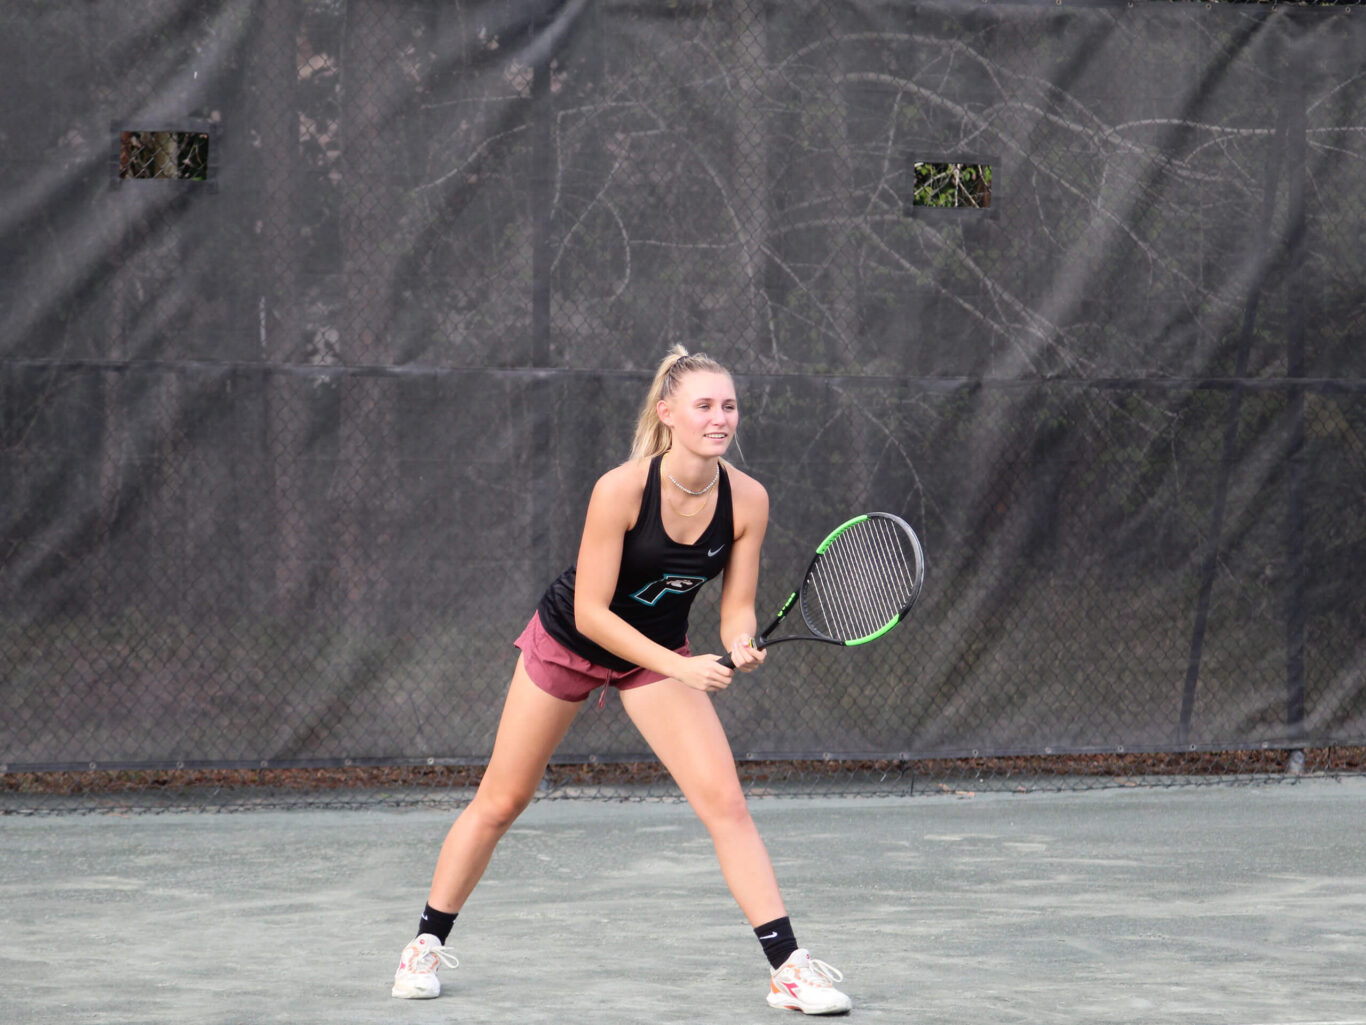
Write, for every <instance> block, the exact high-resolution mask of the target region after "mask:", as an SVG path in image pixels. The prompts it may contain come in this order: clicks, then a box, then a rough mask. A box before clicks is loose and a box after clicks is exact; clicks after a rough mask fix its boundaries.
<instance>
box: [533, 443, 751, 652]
mask: <svg viewBox="0 0 1366 1025" xmlns="http://www.w3.org/2000/svg"><path fill="white" fill-rule="evenodd" d="M663 458H664V457H663V456H662V455H658V456H655V457H654V458H653V459H652V460H650V471H649V473H648V474H646V477H645V493H644V494H643V495H642V496H641V498H640V513H639V515H637V516H636V524H635V526H634V527H632V528H631V529H630V530H628V531H627V532H626V536H625V537H624V539H623V541H622V546H621V572H620V573H618V575H617V587H616V591H615V592H614V593H613V594H612V601H611V605H610V608H611V610H612V611H613V612H615V613H616V614H617V615H618V616H620V617H621V618H622V619H624V620H626V622H628V623H630V624H631V625H632V626H634V627H635V628H636V629H637V630H639V631H640V632H641V633H643V634H644V635H645V636H646V637H648V638H650V640H652V641H654V642H655V643H657V644H662V645H664V647H666V648H670V649H673V648H681V647H682V646H683V644H684V642H686V641H687V638H688V612H689V611H690V610H691V609H692V603H693V599H694V598H696V597H697V592H698V590H699V589H700V588H701V586H702V585H703V584H705V583H706V582H707V581H708V580H710V579H712V578H713V577H715V576H716V575H717V574H719V573H720V572H721V570H723V569H724V568H725V566H726V560H727V559H728V558H729V557H730V546H731V542H733V541H734V540H735V519H734V516H733V515H732V511H731V500H730V479H729V478H728V477H727V476H726V469H725V467H724V466H722V467H721V478H720V480H718V481H717V483H716V488H717V491H716V509H715V511H713V513H712V518H711V522H710V523H709V524H708V525H707V529H706V530H704V531H703V532H702V536H701V537H700V538H698V539H697V541H695V542H694V543H693V544H690V545H684V544H679V543H678V542H677V541H675V540H674V539H673V538H671V537H669V535H668V534H667V533H665V531H664V521H663V519H662V518H661V515H660V483H659V478H660V473H659V464H660V460H661V459H663ZM577 569H578V567H577V566H570V567H569V569H567V570H565V571H564V572H563V573H561V574H560V575H559V577H557V578H556V579H555V581H554V582H553V583H552V584H551V585H550V586H549V587H547V588H546V591H545V594H543V595H542V596H541V601H540V604H539V605H538V606H537V607H536V610H537V612H538V613H539V614H540V617H541V623H542V624H543V625H544V626H545V629H546V632H547V633H548V634H550V636H551V637H553V638H555V640H557V641H559V642H560V643H561V644H563V645H564V646H565V647H566V648H568V649H569V650H570V651H572V652H574V653H575V654H576V655H579V656H581V657H583V658H586V659H588V661H590V662H592V663H593V664H594V665H599V666H602V667H604V668H606V669H611V670H612V671H613V672H618V673H624V672H629V671H630V670H632V669H635V668H636V666H634V665H632V664H631V663H630V662H627V661H626V660H625V659H622V658H618V657H617V656H616V655H613V654H612V653H611V652H610V651H608V650H607V649H605V648H603V647H602V646H600V645H598V644H595V643H594V642H593V641H590V640H589V639H588V638H587V637H585V636H584V635H583V634H581V633H579V631H578V630H577V629H575V627H574V580H575V576H576V573H577Z"/></svg>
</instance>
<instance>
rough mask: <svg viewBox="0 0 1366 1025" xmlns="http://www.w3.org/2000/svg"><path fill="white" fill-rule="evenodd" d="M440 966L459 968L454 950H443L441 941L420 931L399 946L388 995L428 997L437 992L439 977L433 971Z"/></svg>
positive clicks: (407, 998)
mask: <svg viewBox="0 0 1366 1025" xmlns="http://www.w3.org/2000/svg"><path fill="white" fill-rule="evenodd" d="M442 965H445V966H446V967H447V968H459V967H460V961H459V959H458V958H457V957H456V956H455V951H453V950H447V949H446V948H445V947H443V946H442V945H441V941H440V940H439V939H437V938H436V937H435V936H433V935H432V934H431V933H429V932H424V933H423V934H422V935H421V936H419V937H418V938H417V939H415V940H413V942H412V943H409V944H408V945H407V946H406V947H404V948H403V953H402V954H401V955H399V959H398V971H396V972H395V973H394V988H393V989H392V990H391V991H390V993H391V995H393V996H396V997H399V998H401V999H403V1000H430V999H431V998H432V997H439V996H440V995H441V980H440V979H438V978H437V977H436V970H437V969H438V968H440V967H441V966H442Z"/></svg>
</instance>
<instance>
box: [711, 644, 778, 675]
mask: <svg viewBox="0 0 1366 1025" xmlns="http://www.w3.org/2000/svg"><path fill="white" fill-rule="evenodd" d="M749 646H750V647H751V648H753V649H754V650H756V651H763V650H764V649H765V648H766V647H768V643H767V642H766V641H765V640H764V639H763V638H762V637H751V638H750V639H749ZM716 661H717V662H718V663H720V664H721V665H723V666H725V667H726V668H727V669H734V668H735V663H734V662H732V661H731V660H730V652H726V653H725V654H724V655H722V656H721V657H720V658H718V659H717V660H716Z"/></svg>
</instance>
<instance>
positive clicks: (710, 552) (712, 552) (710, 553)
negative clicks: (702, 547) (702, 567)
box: [707, 545, 726, 559]
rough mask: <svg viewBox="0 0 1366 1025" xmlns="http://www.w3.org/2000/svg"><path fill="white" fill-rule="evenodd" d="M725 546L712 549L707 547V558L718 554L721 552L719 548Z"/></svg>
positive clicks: (723, 546)
mask: <svg viewBox="0 0 1366 1025" xmlns="http://www.w3.org/2000/svg"><path fill="white" fill-rule="evenodd" d="M725 547H726V546H725V545H722V546H721V548H712V549H708V550H707V558H708V559H710V558H712V557H713V556H716V555H719V554H720V553H721V550H722V549H723V548H725Z"/></svg>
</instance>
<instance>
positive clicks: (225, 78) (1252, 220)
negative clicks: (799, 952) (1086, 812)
mask: <svg viewBox="0 0 1366 1025" xmlns="http://www.w3.org/2000/svg"><path fill="white" fill-rule="evenodd" d="M0 29H3V31H0V84H3V87H4V91H5V94H6V95H7V96H8V97H9V98H10V102H8V103H7V104H6V105H5V108H4V110H3V111H0V140H3V142H4V147H3V151H0V181H3V184H4V189H3V191H0V196H3V199H0V265H3V268H4V273H3V274H0V345H3V350H2V351H0V486H3V488H4V491H5V493H6V495H7V500H6V502H5V503H4V504H3V506H2V507H0V666H3V683H0V763H3V766H4V768H5V769H6V770H7V771H8V772H9V773H11V774H13V773H16V772H19V771H21V770H69V769H83V768H89V767H96V768H103V769H117V768H136V767H143V768H158V769H167V768H175V767H181V768H186V767H188V768H201V769H234V768H236V769H241V768H247V767H252V768H256V769H260V768H262V767H277V766H291V765H294V766H344V765H380V766H384V765H389V766H408V765H426V764H428V763H430V764H433V765H437V766H440V765H466V764H469V765H477V764H479V763H480V762H481V761H482V759H483V758H484V757H485V756H486V754H487V752H488V750H489V748H490V745H491V741H492V736H493V730H494V728H495V725H496V721H497V716H498V714H499V712H500V706H501V695H502V693H503V690H504V688H505V686H506V681H507V678H508V676H509V675H510V671H511V667H512V662H513V658H514V655H515V652H514V650H513V649H512V648H511V641H512V639H513V638H514V637H515V636H516V635H517V633H518V632H519V630H520V628H521V626H522V625H523V624H524V622H525V620H526V618H527V617H528V615H529V614H530V612H531V609H532V608H533V607H534V604H535V601H536V599H537V597H538V595H539V593H540V590H541V588H542V587H543V586H544V585H545V584H546V583H547V582H548V581H549V580H550V579H551V578H552V577H553V576H554V575H555V574H557V573H558V572H559V570H560V569H562V568H563V567H564V566H565V565H567V563H568V562H569V561H570V560H571V559H572V558H573V556H574V553H575V550H576V547H577V540H578V539H577V534H578V529H579V526H580V523H581V518H582V515H583V511H584V508H585V506H586V502H587V496H588V492H589V489H590V488H591V485H592V482H593V480H594V479H595V477H596V476H597V475H598V474H599V473H601V472H603V471H604V470H605V469H607V468H608V467H610V466H611V465H613V464H614V463H615V462H617V461H619V460H620V459H621V458H623V457H624V456H625V454H626V450H627V448H628V444H629V432H630V429H631V425H632V423H633V420H634V414H635V409H636V406H637V404H638V403H639V401H640V398H641V397H642V396H643V394H644V390H645V386H646V382H647V381H648V378H649V375H650V372H651V370H652V369H653V366H654V365H655V363H656V362H657V361H658V359H659V358H660V357H661V356H662V355H663V353H664V352H665V351H666V349H667V347H668V346H669V345H671V344H672V343H674V342H682V343H684V344H685V345H687V346H688V347H689V348H690V349H693V350H706V351H707V352H709V353H710V354H712V355H713V356H715V357H717V358H718V359H720V360H721V361H722V362H723V363H725V364H726V365H728V366H729V367H730V368H731V369H732V370H733V372H734V374H735V376H736V381H737V386H738V389H739V393H740V397H741V402H742V407H743V416H742V422H741V429H740V437H739V444H738V446H737V448H736V449H735V450H733V452H732V455H733V457H734V458H735V460H736V462H737V463H738V464H739V465H741V466H742V467H743V468H744V469H746V470H747V471H748V472H750V473H752V474H754V475H755V476H756V477H758V478H759V479H760V480H761V481H763V482H764V483H765V485H766V486H767V487H768V490H769V493H770V496H771V499H772V520H771V525H770V529H769V536H768V541H767V544H766V548H765V555H764V579H763V581H762V583H761V590H760V617H761V618H765V617H766V614H767V613H768V612H769V611H771V610H772V609H776V607H777V605H778V604H779V602H780V601H781V599H782V598H784V597H785V596H786V593H787V589H788V588H790V587H791V586H792V584H793V583H794V582H795V581H794V576H795V575H796V574H797V573H799V572H800V569H801V567H802V566H803V565H804V564H805V559H806V556H807V554H808V552H809V550H810V548H811V547H812V545H813V544H814V543H815V542H816V541H818V540H819V539H820V538H821V537H823V536H824V535H825V533H827V532H828V530H829V529H830V528H831V527H833V526H834V525H835V524H837V523H839V522H842V520H844V519H846V518H848V516H849V515H851V514H853V513H855V512H859V511H865V510H870V509H884V510H887V511H891V512H895V513H897V514H899V515H901V516H903V517H904V518H906V519H907V520H909V521H910V522H911V523H912V524H914V525H915V526H916V528H917V530H918V531H919V532H920V534H921V536H922V538H923V540H924V542H925V546H926V549H927V553H928V556H929V564H930V565H929V575H928V578H927V585H926V589H925V592H924V595H923V597H922V599H921V602H920V604H919V606H918V607H917V610H916V612H915V614H914V616H913V618H912V620H911V621H910V622H908V623H907V624H905V625H904V626H902V627H899V628H898V629H897V630H896V631H894V632H893V633H892V634H891V635H889V636H888V637H887V638H886V639H885V640H882V641H879V642H878V643H876V644H872V645H868V646H867V647H866V648H864V649H862V650H857V651H854V650H825V649H823V648H822V650H817V651H811V650H807V651H798V650H793V649H786V650H784V649H777V650H775V652H774V656H773V658H772V659H771V660H770V665H769V666H767V667H766V668H765V669H764V670H763V672H762V673H761V674H760V675H758V676H756V677H753V678H749V679H746V680H745V681H744V682H743V684H740V685H737V686H735V687H733V688H732V689H731V690H730V691H729V692H727V693H726V694H724V695H723V696H721V697H720V698H718V702H717V703H718V708H719V710H720V712H721V714H722V716H723V718H724V720H725V722H726V725H727V727H728V729H729V731H730V734H731V737H732V740H733V743H734V747H735V750H736V754H737V757H739V758H741V759H742V760H744V761H745V762H746V763H747V764H748V763H753V764H755V765H762V766H764V768H763V773H766V774H767V775H764V776H763V779H764V780H772V779H773V778H775V773H776V774H777V776H781V777H782V778H783V779H785V780H786V782H787V783H788V784H792V783H794V782H796V783H800V782H801V781H803V780H807V779H810V780H815V779H817V778H820V777H821V776H822V773H821V772H819V771H817V770H816V768H815V766H817V765H829V764H832V763H847V764H850V765H856V766H863V767H864V770H860V771H865V770H866V772H867V773H869V774H871V775H873V776H875V777H878V778H884V779H894V780H896V779H905V778H910V777H911V776H916V777H918V778H921V779H924V778H925V774H926V773H927V772H928V773H929V774H930V776H931V777H933V776H935V775H936V774H942V775H943V776H944V778H948V777H949V776H952V775H954V774H955V772H957V771H961V770H962V769H963V766H965V765H966V766H972V765H976V766H978V769H975V770H974V769H969V770H968V771H969V772H978V773H980V772H982V771H985V772H987V773H988V774H995V773H998V772H1000V773H1003V774H1004V775H1006V776H1010V775H1011V773H1012V772H1014V771H1015V770H1014V769H1011V768H1010V766H1012V765H1014V764H1015V763H1014V762H1013V761H1012V759H1016V758H1019V757H1023V756H1040V755H1048V756H1058V757H1061V756H1067V757H1068V758H1072V759H1074V760H1073V761H1070V762H1064V763H1063V764H1067V765H1070V766H1072V767H1073V768H1075V769H1078V771H1084V770H1081V769H1080V768H1079V767H1080V766H1081V765H1082V763H1083V762H1084V760H1085V759H1087V758H1090V759H1099V760H1100V761H1099V763H1092V764H1110V765H1114V764H1119V765H1120V769H1121V771H1132V770H1133V769H1134V765H1133V764H1128V766H1127V768H1126V767H1125V765H1126V763H1124V759H1125V758H1129V757H1131V756H1133V755H1134V754H1135V753H1147V754H1150V755H1154V756H1160V757H1158V758H1157V759H1156V760H1150V761H1148V762H1146V763H1139V765H1138V767H1139V768H1140V769H1141V768H1142V765H1144V764H1146V765H1149V766H1159V765H1160V764H1167V765H1171V766H1175V769H1176V771H1177V774H1181V773H1182V772H1184V771H1185V769H1188V768H1191V767H1192V766H1195V765H1199V766H1201V767H1202V768H1203V770H1205V771H1208V769H1210V768H1214V769H1216V770H1222V771H1226V772H1233V773H1239V772H1243V771H1247V770H1249V769H1250V768H1256V770H1257V771H1262V769H1263V768H1266V769H1268V771H1277V770H1278V769H1279V768H1282V767H1284V766H1285V765H1286V764H1289V762H1288V760H1289V759H1291V758H1292V753H1293V752H1295V751H1300V750H1304V749H1309V750H1311V751H1325V752H1332V751H1334V750H1340V749H1354V748H1355V747H1357V746H1360V745H1363V744H1366V668H1364V667H1366V657H1364V656H1366V648H1363V644H1362V624H1363V623H1364V622H1366V585H1363V583H1362V574H1361V571H1360V567H1361V566H1362V565H1363V564H1366V501H1363V499H1366V403H1363V401H1362V396H1363V391H1366V381H1364V380H1363V367H1364V366H1366V348H1363V346H1362V345H1361V339H1362V337H1363V333H1364V331H1366V289H1364V288H1363V286H1362V284H1361V282H1362V281H1363V280H1366V266H1363V265H1364V264H1366V251H1364V250H1363V248H1362V247H1361V245H1360V240H1359V237H1358V236H1359V227H1358V226H1359V225H1360V223H1361V221H1362V218H1363V217H1364V216H1366V174H1364V173H1363V171H1366V81H1364V80H1363V79H1362V77H1361V75H1360V55H1361V53H1362V52H1366V19H1363V18H1362V17H1360V16H1359V15H1358V14H1354V13H1353V12H1352V11H1351V10H1350V8H1348V7H1339V8H1328V7H1287V6H1285V5H1281V6H1273V5H1260V4H1254V5H1233V4H1197V3H1134V4H1128V5H1122V4H1100V5H1094V4H1081V3H1074V2H1067V3H1057V4H1055V3H1048V4H1039V3H1024V2H1017V3H1011V2H998V0H990V2H985V3H983V2H977V0H974V2H971V3H969V2H954V0H940V2H919V0H907V2H902V3H864V2H855V0H822V2H816V0H784V2H782V3H763V2H761V0H752V2H734V3H731V2H714V3H713V2H696V3H679V4H660V3H655V2H644V0H641V2H618V3H600V4H593V3H588V2H580V0H565V2H550V0H525V2H513V0H488V2H483V3H470V2H456V0H443V2H436V0H305V2H295V0H227V2H223V3H217V4H208V5H206V4H201V3H196V2H193V0H128V2H125V3H120V4H113V5H111V4H100V5H91V4H87V3H78V2H66V0H41V2H39V0H25V2H18V3H9V4H6V5H5V6H4V8H3V10H0ZM54 69H56V70H57V71H59V72H60V73H54ZM936 183H938V184H936ZM715 601H716V593H715V592H714V591H711V592H709V593H708V592H704V594H703V595H702V597H701V598H700V599H699V601H698V605H697V610H696V612H695V614H694V621H693V626H694V634H693V636H694V641H695V643H696V644H697V645H698V646H700V647H702V648H703V649H705V648H707V647H709V646H712V642H711V638H712V637H713V635H714V632H715V625H714V624H715V620H716V609H715ZM641 747H642V745H641V742H640V740H639V739H638V738H637V737H636V736H635V734H634V733H633V731H632V730H631V728H630V726H629V724H628V723H627V722H626V721H625V718H624V717H623V716H622V715H621V714H620V709H619V708H618V707H616V706H615V705H612V704H609V705H608V706H607V708H605V709H603V710H601V711H595V710H594V709H593V708H592V707H589V708H587V709H586V710H585V711H584V712H583V714H582V715H581V716H580V717H579V720H578V722H577V723H576V725H575V727H574V729H573V731H572V732H571V734H570V736H569V738H568V739H567V740H566V742H565V744H564V746H563V748H562V749H561V752H560V755H559V758H560V759H561V760H562V761H564V762H567V763H586V762H594V761H596V762H599V763H617V762H632V761H634V760H639V759H642V758H645V757H647V752H643V751H642V750H641ZM1210 752H1230V754H1229V755H1228V756H1227V757H1226V758H1224V759H1223V760H1222V761H1220V760H1219V759H1218V758H1216V759H1215V761H1214V763H1213V764H1211V761H1210V755H1209V753H1210ZM1264 752H1270V753H1271V754H1272V756H1274V758H1275V759H1278V760H1276V761H1274V764H1273V763H1272V762H1268V761H1266V758H1267V755H1265V754H1263V753H1264ZM1315 757H1317V756H1314V757H1311V759H1310V762H1309V763H1308V764H1309V765H1310V767H1311V768H1313V767H1314V766H1315V765H1323V766H1328V765H1331V764H1332V755H1331V754H1329V755H1325V756H1324V758H1323V760H1322V761H1321V762H1319V761H1315ZM1163 758H1165V759H1166V760H1167V761H1166V762H1162V759H1163ZM1078 759H1079V760H1078ZM974 760H976V761H974ZM1183 760H1185V761H1183ZM1349 761H1350V759H1349ZM775 762H776V763H777V764H779V765H785V766H787V767H788V768H787V769H786V770H781V769H774V768H772V766H773V764H774V763H775ZM950 763H952V764H955V765H957V766H958V770H950V769H949V768H948V767H947V766H948V765H949V764H950ZM1294 764H1296V765H1298V764H1302V763H1294ZM1339 764H1342V763H1341V762H1339ZM917 766H918V767H919V768H916V767H917ZM983 766H985V769H983V768H982V767H983ZM1002 767H1004V768H1002ZM1159 771H1160V770H1159ZM879 774H881V775H880V776H879ZM760 782H762V781H760ZM756 785H759V783H758V782H756ZM765 785H766V784H765Z"/></svg>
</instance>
